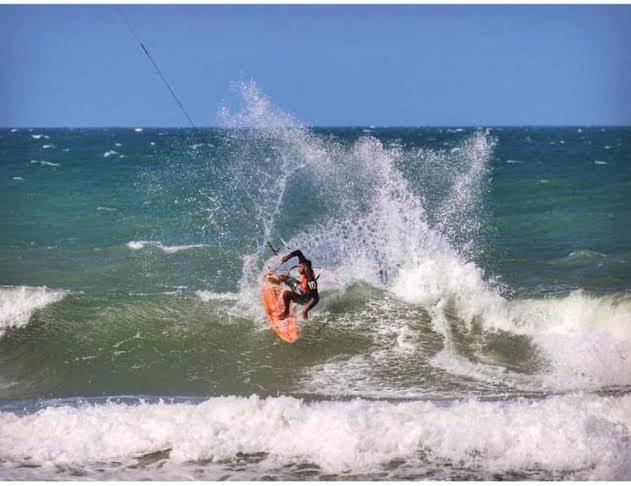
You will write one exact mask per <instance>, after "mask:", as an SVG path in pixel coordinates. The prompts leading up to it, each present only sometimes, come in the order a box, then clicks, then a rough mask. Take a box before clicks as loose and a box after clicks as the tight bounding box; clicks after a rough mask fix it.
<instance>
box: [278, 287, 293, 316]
mask: <svg viewBox="0 0 631 486" xmlns="http://www.w3.org/2000/svg"><path fill="white" fill-rule="evenodd" d="M291 294H293V292H292V291H291V290H285V291H283V304H284V305H285V308H284V309H283V312H282V313H281V314H280V315H279V316H278V318H279V319H281V320H282V319H287V316H289V303H290V302H291V300H292V299H291Z"/></svg>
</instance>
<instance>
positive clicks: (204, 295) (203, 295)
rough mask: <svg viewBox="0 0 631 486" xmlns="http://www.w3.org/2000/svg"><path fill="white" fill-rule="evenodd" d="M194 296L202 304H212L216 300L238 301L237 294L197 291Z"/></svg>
mask: <svg viewBox="0 0 631 486" xmlns="http://www.w3.org/2000/svg"><path fill="white" fill-rule="evenodd" d="M195 294H196V295H197V296H198V297H199V298H200V299H201V301H202V302H212V301H216V300H231V301H236V300H238V299H239V294H235V293H232V292H212V291H210V290H198V291H196V292H195Z"/></svg>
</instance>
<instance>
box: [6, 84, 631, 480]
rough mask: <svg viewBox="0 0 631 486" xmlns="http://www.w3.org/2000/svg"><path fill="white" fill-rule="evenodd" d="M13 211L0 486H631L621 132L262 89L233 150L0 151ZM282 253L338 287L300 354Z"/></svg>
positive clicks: (628, 161)
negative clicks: (453, 483) (372, 107)
mask: <svg viewBox="0 0 631 486" xmlns="http://www.w3.org/2000/svg"><path fill="white" fill-rule="evenodd" d="M244 127H248V128H244ZM0 207H1V208H2V213H1V215H0V285H1V287H0V333H2V335H1V336H0V410H2V412H1V414H0V427H1V428H2V429H3V434H2V437H1V438H0V477H3V478H5V479H8V478H35V479H38V478H39V479H50V478H62V477H75V476H79V477H89V478H102V479H107V478H122V479H127V478H131V479H143V478H153V479H177V478H180V479H186V478H198V479H221V478H227V479H230V478H231V479H261V478H266V477H269V478H280V479H318V478H319V479H354V478H355V479H383V478H385V479H403V478H408V479H421V478H430V479H432V478H433V479H443V478H456V479H494V478H505V479H524V478H530V479H554V478H566V479H590V478H591V479H629V478H631V469H629V468H630V467H631V450H630V449H629V446H628V444H629V439H630V438H631V437H630V432H629V431H630V428H631V414H630V412H629V411H630V410H631V406H630V405H631V403H630V402H629V400H630V399H631V398H630V395H629V391H630V389H631V388H630V387H631V330H630V329H631V328H630V326H631V295H630V294H629V290H630V289H631V228H630V225H629V224H628V222H629V221H631V128H614V127H566V128H538V127H516V128H508V127H506V128H381V127H356V128H315V129H311V128H305V127H303V126H302V125H301V124H300V123H299V122H298V121H296V120H294V119H293V118H291V117H289V116H288V115H286V114H285V113H282V112H281V111H280V110H278V109H277V108H275V107H273V106H272V105H271V103H270V102H269V100H266V99H265V98H263V97H262V96H261V95H259V94H258V93H256V92H255V93H252V92H250V93H246V96H245V101H244V108H243V111H241V112H236V113H226V114H225V116H224V127H223V128H217V129H199V130H186V129H172V128H168V129H161V128H142V129H133V128H111V129H27V128H20V129H10V128H7V129H2V130H0ZM281 238H282V239H284V240H286V242H287V244H288V247H290V248H291V249H294V248H301V249H302V250H303V251H304V252H305V253H306V254H307V255H308V257H309V258H311V260H312V261H313V262H314V265H316V266H317V267H318V269H319V270H318V271H321V272H322V277H321V279H320V287H321V295H322V300H321V302H320V304H319V305H318V306H317V307H316V308H315V309H314V311H313V312H312V316H311V318H310V319H309V321H306V322H304V323H303V324H302V327H303V336H302V338H301V340H300V341H299V342H298V343H297V344H295V345H292V346H289V345H286V344H284V343H282V342H280V341H279V340H278V339H277V338H276V337H275V336H274V335H273V334H272V333H271V332H270V330H269V328H268V327H267V324H266V322H265V319H264V316H263V314H262V310H261V306H260V300H259V292H260V287H259V285H260V280H261V276H262V273H263V272H264V271H265V269H266V268H267V267H268V266H270V265H271V266H275V265H276V264H277V263H278V259H277V257H276V256H274V255H272V254H271V252H270V251H269V249H268V247H267V246H266V244H265V242H266V241H271V242H272V243H273V244H274V245H275V246H281V247H282V246H284V245H283V244H282V240H281ZM283 251H288V249H287V247H284V248H283ZM289 266H290V265H287V266H285V267H284V269H285V270H287V269H288V268H289ZM60 436H63V437H66V440H65V441H64V442H63V443H62V444H60V443H59V440H58V437H60ZM92 442H95V443H98V444H100V446H99V447H96V446H95V447H91V446H88V445H87V444H89V443H92Z"/></svg>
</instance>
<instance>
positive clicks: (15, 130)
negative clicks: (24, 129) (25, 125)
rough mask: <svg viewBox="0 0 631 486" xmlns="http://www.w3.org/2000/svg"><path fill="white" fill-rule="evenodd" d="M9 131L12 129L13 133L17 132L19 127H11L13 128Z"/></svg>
mask: <svg viewBox="0 0 631 486" xmlns="http://www.w3.org/2000/svg"><path fill="white" fill-rule="evenodd" d="M9 131H10V132H11V133H15V132H17V131H18V129H17V128H12V129H11V130H9Z"/></svg>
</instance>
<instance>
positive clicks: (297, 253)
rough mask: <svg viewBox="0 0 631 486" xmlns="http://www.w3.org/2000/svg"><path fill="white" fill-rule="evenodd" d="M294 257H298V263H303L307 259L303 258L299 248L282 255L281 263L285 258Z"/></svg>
mask: <svg viewBox="0 0 631 486" xmlns="http://www.w3.org/2000/svg"><path fill="white" fill-rule="evenodd" d="M294 257H298V263H305V262H306V261H307V259H306V258H305V256H304V255H303V254H302V252H301V251H300V250H295V251H292V252H291V253H290V254H289V255H285V256H284V257H283V263H284V262H286V261H287V260H291V259H292V258H294Z"/></svg>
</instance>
